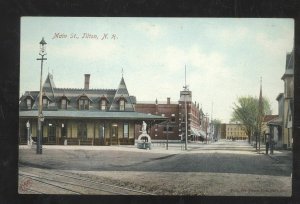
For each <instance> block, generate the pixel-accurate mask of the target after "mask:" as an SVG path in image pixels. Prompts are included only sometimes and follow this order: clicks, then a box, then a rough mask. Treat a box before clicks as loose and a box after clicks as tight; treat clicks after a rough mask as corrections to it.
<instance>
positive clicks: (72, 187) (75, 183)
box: [19, 170, 153, 195]
mask: <svg viewBox="0 0 300 204" xmlns="http://www.w3.org/2000/svg"><path fill="white" fill-rule="evenodd" d="M52 171H53V170H52ZM52 171H51V172H49V171H42V172H35V173H32V172H30V173H29V172H25V171H23V170H19V181H22V180H23V181H24V180H26V179H27V180H28V179H30V180H31V181H32V182H31V185H29V186H27V187H26V188H25V190H26V191H27V192H26V193H29V192H32V193H39V194H80V195H81V194H97V195H153V194H151V193H148V192H144V191H140V190H135V189H131V188H127V187H123V186H118V185H113V184H108V183H104V182H101V181H97V180H93V179H90V178H86V177H82V176H80V175H70V173H69V172H60V173H58V172H52ZM23 189H24V188H23ZM19 192H20V193H22V191H19Z"/></svg>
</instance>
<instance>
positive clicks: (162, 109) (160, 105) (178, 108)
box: [135, 90, 209, 141]
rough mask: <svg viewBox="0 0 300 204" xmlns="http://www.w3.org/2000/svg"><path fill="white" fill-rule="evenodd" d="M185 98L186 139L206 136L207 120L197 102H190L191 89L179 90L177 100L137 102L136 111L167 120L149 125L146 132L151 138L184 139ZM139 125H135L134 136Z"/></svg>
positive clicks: (196, 139)
mask: <svg viewBox="0 0 300 204" xmlns="http://www.w3.org/2000/svg"><path fill="white" fill-rule="evenodd" d="M184 97H186V98H184ZM185 100H186V105H187V135H188V140H191V141H199V140H203V139H204V138H205V137H206V128H207V127H208V121H209V120H206V119H207V118H206V119H205V118H204V114H203V112H202V109H201V108H199V103H196V102H195V103H193V102H192V91H188V90H185V91H180V98H179V100H178V101H171V99H170V98H167V100H166V101H158V100H155V101H154V100H153V101H152V102H137V103H136V105H135V108H136V111H138V112H143V113H146V114H153V115H160V116H162V117H167V118H168V120H167V121H165V122H163V123H160V124H155V125H152V126H150V127H149V129H148V134H149V135H150V137H151V139H152V140H166V139H168V140H184V139H185V118H186V117H185ZM139 129H140V125H137V126H136V131H135V133H136V137H137V134H138V130H139Z"/></svg>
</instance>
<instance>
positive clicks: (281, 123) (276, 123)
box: [267, 117, 283, 126]
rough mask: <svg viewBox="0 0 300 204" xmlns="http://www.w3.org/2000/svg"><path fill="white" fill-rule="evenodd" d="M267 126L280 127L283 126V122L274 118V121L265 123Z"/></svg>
mask: <svg viewBox="0 0 300 204" xmlns="http://www.w3.org/2000/svg"><path fill="white" fill-rule="evenodd" d="M267 125H273V126H282V125H283V122H282V120H281V119H280V118H278V117H277V118H275V119H273V120H271V121H269V122H268V123H267Z"/></svg>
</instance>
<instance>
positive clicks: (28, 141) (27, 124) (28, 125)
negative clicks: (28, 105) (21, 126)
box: [26, 121, 30, 146]
mask: <svg viewBox="0 0 300 204" xmlns="http://www.w3.org/2000/svg"><path fill="white" fill-rule="evenodd" d="M26 127H27V145H28V146H29V145H30V139H29V138H30V136H29V135H30V133H29V128H30V123H29V121H27V123H26Z"/></svg>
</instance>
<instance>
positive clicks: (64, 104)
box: [61, 98, 68, 109]
mask: <svg viewBox="0 0 300 204" xmlns="http://www.w3.org/2000/svg"><path fill="white" fill-rule="evenodd" d="M67 106H68V104H67V99H66V98H63V99H61V109H67Z"/></svg>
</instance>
